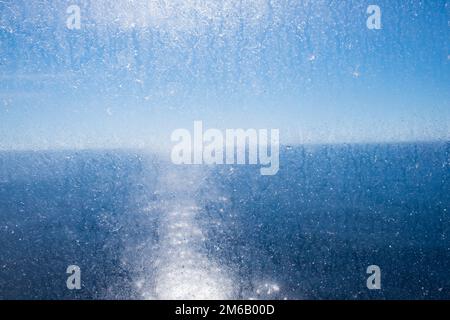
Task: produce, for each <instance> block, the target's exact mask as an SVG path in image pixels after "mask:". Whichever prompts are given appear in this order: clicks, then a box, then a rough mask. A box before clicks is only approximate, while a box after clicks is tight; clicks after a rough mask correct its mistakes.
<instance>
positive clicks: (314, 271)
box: [0, 142, 450, 299]
mask: <svg viewBox="0 0 450 320" xmlns="http://www.w3.org/2000/svg"><path fill="white" fill-rule="evenodd" d="M449 156H450V143H449V142H436V143H399V144H359V145H358V144H352V145H344V144H343V145H308V146H284V147H282V149H281V155H280V157H281V158H280V171H279V173H278V174H277V175H275V176H261V175H260V171H259V169H260V168H259V167H258V166H250V165H239V166H228V165H222V166H174V165H172V164H170V163H168V162H166V161H164V160H162V159H160V158H159V157H157V156H156V155H153V154H151V153H147V152H143V151H130V150H95V151H39V152H31V151H30V152H25V151H23V152H13V151H10V152H9V151H4V152H0V299H450V276H449V271H450V217H449V211H450V158H449ZM69 265H77V266H79V267H80V269H81V283H82V288H81V290H69V289H67V286H66V280H67V277H68V276H69V275H68V274H66V269H67V267H68V266H69ZM370 265H378V266H379V267H380V269H381V289H380V290H369V289H368V288H367V286H366V280H367V278H368V277H369V274H367V273H366V270H367V267H368V266H370Z"/></svg>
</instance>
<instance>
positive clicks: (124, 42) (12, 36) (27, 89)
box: [0, 0, 450, 149]
mask: <svg viewBox="0 0 450 320" xmlns="http://www.w3.org/2000/svg"><path fill="white" fill-rule="evenodd" d="M72 4H76V5H78V6H79V7H80V8H81V29H80V30H70V29H68V28H67V27H66V19H67V18H68V16H69V15H68V14H67V13H66V9H67V7H68V6H69V5H72ZM370 4H376V5H378V6H379V7H380V8H381V12H382V17H381V21H382V29H381V30H369V29H368V28H367V27H366V20H367V17H368V14H367V13H366V9H367V7H368V6H369V5H370ZM449 21H450V2H448V1H444V0H442V1H439V0H433V1H431V0H430V1H412V0H411V1H407V0H402V1H400V0H399V1H392V0H390V1H317V0H316V1H306V0H305V1H300V0H297V1H290V0H284V1H281V0H249V1H231V0H224V1H220V2H218V1H194V0H185V1H177V0H165V1H156V0H135V1H132V2H129V1H125V0H117V1H114V2H112V1H106V0H97V1H87V0H86V1H81V0H78V1H77V0H72V1H50V0H47V1H33V0H29V1H20V0H13V1H7V0H1V1H0V149H59V148H69V149H71V148H116V147H129V148H135V147H143V148H161V147H166V146H167V145H170V133H171V132H172V131H173V130H174V129H176V128H179V127H184V128H191V127H192V124H193V121H194V120H202V121H203V122H204V125H205V126H206V127H215V128H237V127H242V128H279V129H280V135H281V141H282V142H283V143H321V142H327V143H339V142H384V141H389V142H390V141H418V140H427V141H429V140H448V139H449V138H450V133H449V132H450V131H449V130H450V90H449V88H450V42H449V39H450V24H449Z"/></svg>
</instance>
